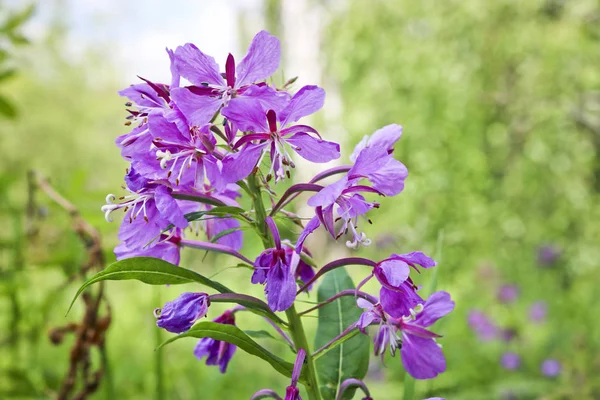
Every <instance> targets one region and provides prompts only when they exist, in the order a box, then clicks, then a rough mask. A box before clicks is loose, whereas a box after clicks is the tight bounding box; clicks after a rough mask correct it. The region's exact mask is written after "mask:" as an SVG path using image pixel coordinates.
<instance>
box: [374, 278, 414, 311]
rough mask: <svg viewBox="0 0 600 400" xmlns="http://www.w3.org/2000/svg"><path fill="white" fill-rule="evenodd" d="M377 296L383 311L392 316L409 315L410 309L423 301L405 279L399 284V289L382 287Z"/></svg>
mask: <svg viewBox="0 0 600 400" xmlns="http://www.w3.org/2000/svg"><path fill="white" fill-rule="evenodd" d="M379 298H380V301H381V305H382V306H383V309H384V310H385V312H386V313H388V314H390V315H391V316H392V317H394V318H400V317H404V316H407V315H410V310H411V309H414V308H415V307H416V306H417V305H418V304H422V303H424V302H425V301H424V300H423V299H422V298H421V296H419V295H418V294H417V292H415V290H414V289H413V288H412V286H411V285H410V284H409V283H408V282H406V281H405V282H403V283H402V284H401V285H400V290H390V289H388V288H385V287H382V288H381V290H380V291H379Z"/></svg>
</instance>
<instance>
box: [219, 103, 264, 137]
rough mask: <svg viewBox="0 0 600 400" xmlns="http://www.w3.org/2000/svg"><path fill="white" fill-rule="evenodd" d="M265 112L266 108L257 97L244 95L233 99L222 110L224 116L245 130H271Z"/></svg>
mask: <svg viewBox="0 0 600 400" xmlns="http://www.w3.org/2000/svg"><path fill="white" fill-rule="evenodd" d="M265 113H266V110H265V109H264V108H263V106H262V105H261V103H260V102H259V101H258V100H257V99H254V98H252V97H243V96H242V97H236V98H233V99H231V101H230V102H229V104H228V105H227V107H225V108H223V110H222V114H223V116H224V117H226V118H227V119H229V120H230V121H233V122H234V123H235V124H236V126H237V128H238V129H239V130H241V131H243V132H248V131H253V132H269V128H268V127H267V119H266V117H265Z"/></svg>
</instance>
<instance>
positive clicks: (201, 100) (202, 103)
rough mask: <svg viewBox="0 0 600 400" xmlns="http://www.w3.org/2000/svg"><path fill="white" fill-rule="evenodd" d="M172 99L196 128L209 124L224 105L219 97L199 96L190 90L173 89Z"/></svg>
mask: <svg viewBox="0 0 600 400" xmlns="http://www.w3.org/2000/svg"><path fill="white" fill-rule="evenodd" d="M171 98H172V99H173V100H174V101H175V103H176V104H177V107H178V108H179V109H180V110H181V112H182V113H183V115H185V117H186V118H187V120H188V121H189V123H190V124H192V125H195V126H202V125H204V124H207V123H208V122H209V121H210V120H211V118H212V117H213V115H215V113H216V112H217V110H218V109H219V107H220V106H221V104H222V103H223V101H222V99H220V98H219V97H213V96H201V95H197V94H194V93H192V91H191V90H190V89H188V88H175V89H173V90H172V91H171Z"/></svg>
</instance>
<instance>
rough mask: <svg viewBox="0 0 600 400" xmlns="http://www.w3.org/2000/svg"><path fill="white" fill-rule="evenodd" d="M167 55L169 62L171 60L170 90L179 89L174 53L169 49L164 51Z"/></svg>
mask: <svg viewBox="0 0 600 400" xmlns="http://www.w3.org/2000/svg"><path fill="white" fill-rule="evenodd" d="M165 50H166V51H167V54H168V55H169V60H171V86H170V89H173V88H176V87H179V80H180V79H179V78H180V76H179V72H178V71H177V67H176V66H175V52H174V51H173V50H171V49H165Z"/></svg>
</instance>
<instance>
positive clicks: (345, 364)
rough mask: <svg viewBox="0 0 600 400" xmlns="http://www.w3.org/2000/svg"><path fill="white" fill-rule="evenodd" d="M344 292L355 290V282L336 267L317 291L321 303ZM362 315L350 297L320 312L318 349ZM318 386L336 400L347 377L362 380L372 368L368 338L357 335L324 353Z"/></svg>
mask: <svg viewBox="0 0 600 400" xmlns="http://www.w3.org/2000/svg"><path fill="white" fill-rule="evenodd" d="M344 289H354V283H353V282H352V279H351V278H350V276H349V275H348V272H346V269H345V268H337V269H335V270H333V271H331V272H329V273H328V274H327V275H325V278H324V279H323V282H322V283H321V286H319V290H318V296H317V297H318V301H319V302H323V301H325V300H327V299H329V298H331V297H333V296H334V295H336V294H337V293H339V292H340V291H342V290H344ZM360 315H361V310H360V309H359V308H358V307H357V306H356V302H355V300H354V298H353V297H351V296H344V297H341V298H339V299H337V300H335V301H333V302H331V303H329V304H327V305H325V306H323V307H321V308H320V309H319V318H318V320H319V325H318V327H317V336H316V338H315V348H316V349H318V348H321V347H323V346H324V345H325V344H326V343H328V342H329V341H330V340H331V339H333V338H334V337H336V336H338V335H339V334H340V333H342V332H343V331H344V330H345V329H346V328H348V327H349V326H350V325H351V324H353V323H355V322H356V321H357V320H358V318H359V317H360ZM316 366H317V370H318V371H319V383H320V385H321V394H322V395H323V399H324V400H331V399H334V398H335V397H336V395H337V393H336V391H337V389H338V388H339V387H340V384H341V383H342V382H343V381H344V380H345V379H348V378H356V379H363V378H364V377H365V375H366V374H367V369H368V367H369V338H368V337H367V336H365V335H357V336H354V337H353V338H351V339H349V340H347V341H343V342H341V343H340V344H339V346H338V347H334V348H332V349H330V350H328V351H327V352H326V353H324V354H322V355H321V356H320V357H319V358H318V359H317V360H316ZM353 395H354V391H353V390H348V391H346V393H344V395H343V399H352V396H353Z"/></svg>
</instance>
